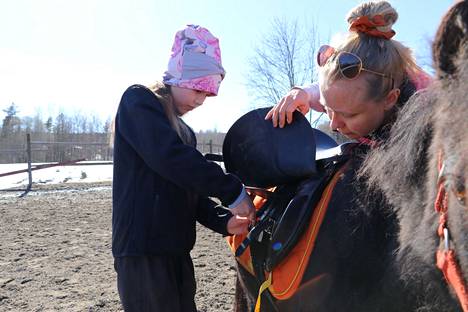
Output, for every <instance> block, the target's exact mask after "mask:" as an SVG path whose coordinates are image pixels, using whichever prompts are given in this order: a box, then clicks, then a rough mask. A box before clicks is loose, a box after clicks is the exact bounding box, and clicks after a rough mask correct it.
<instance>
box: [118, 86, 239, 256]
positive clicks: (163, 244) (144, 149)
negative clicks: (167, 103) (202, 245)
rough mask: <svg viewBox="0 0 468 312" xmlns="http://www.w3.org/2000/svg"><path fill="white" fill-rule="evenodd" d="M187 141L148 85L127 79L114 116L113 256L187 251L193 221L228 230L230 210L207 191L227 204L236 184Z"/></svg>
mask: <svg viewBox="0 0 468 312" xmlns="http://www.w3.org/2000/svg"><path fill="white" fill-rule="evenodd" d="M191 135H192V138H193V142H195V144H196V139H195V135H194V134H193V132H191ZM195 146H196V145H195ZM195 146H190V145H186V144H184V143H183V142H182V140H181V139H180V138H179V136H178V135H177V133H176V131H175V130H174V129H173V128H172V127H171V125H170V123H169V119H168V118H167V116H166V114H165V112H164V109H163V107H162V105H161V103H160V102H159V100H158V98H157V97H156V96H155V94H154V93H153V92H152V91H151V90H149V89H148V88H146V87H144V86H140V85H133V86H131V87H129V88H128V89H127V90H126V91H125V93H124V94H123V96H122V99H121V101H120V105H119V108H118V111H117V115H116V118H115V139H114V178H113V190H112V206H113V207H112V253H113V255H114V257H122V256H139V255H167V254H182V253H187V252H190V250H191V249H192V248H193V245H194V244H195V237H196V226H195V225H196V224H195V223H196V221H199V222H200V223H201V224H203V225H204V226H206V227H208V228H211V229H212V230H214V231H216V232H219V233H221V234H225V235H227V234H228V233H227V232H226V231H227V230H226V225H227V221H228V219H229V218H230V217H231V216H232V215H231V214H230V213H229V212H227V211H226V210H225V209H220V207H216V206H217V205H216V203H215V202H213V201H212V200H211V199H209V198H208V197H216V198H218V199H220V200H221V202H222V203H223V204H224V205H225V206H227V205H229V204H231V203H232V202H234V201H235V200H236V198H237V197H238V196H239V195H240V193H241V190H242V184H241V182H240V181H239V179H238V178H237V177H235V176H233V175H230V174H225V173H224V172H223V170H222V168H221V167H220V166H218V165H217V164H215V163H213V162H209V161H207V160H206V159H205V158H204V157H203V155H202V154H200V152H198V151H197V150H196V148H195ZM220 211H222V212H223V214H221V213H220Z"/></svg>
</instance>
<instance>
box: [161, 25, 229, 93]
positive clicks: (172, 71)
mask: <svg viewBox="0 0 468 312" xmlns="http://www.w3.org/2000/svg"><path fill="white" fill-rule="evenodd" d="M187 52H191V53H200V54H204V55H206V56H208V57H209V58H206V57H205V58H204V59H203V60H205V61H203V62H201V63H200V62H199V63H197V64H196V65H198V66H199V67H201V68H202V69H203V71H200V73H199V76H198V77H189V78H183V76H184V74H185V73H184V65H187V64H184V62H189V61H190V60H188V58H187V57H184V56H185V55H186V53H187ZM190 75H192V76H194V75H195V76H197V72H196V71H193V72H191V73H190ZM224 75H225V72H224V69H223V68H222V66H221V50H220V48H219V40H218V39H217V38H216V37H214V36H213V35H212V34H211V33H210V32H209V31H208V30H207V29H206V28H203V27H200V26H195V25H187V27H186V28H185V29H183V30H181V31H178V32H177V33H176V35H175V39H174V44H173V46H172V54H171V57H170V59H169V63H168V69H167V71H166V72H165V73H164V78H163V81H164V83H166V84H169V85H175V86H179V87H182V88H189V89H194V90H199V91H205V92H208V93H210V95H217V94H218V89H219V86H220V84H221V81H222V79H223V78H224Z"/></svg>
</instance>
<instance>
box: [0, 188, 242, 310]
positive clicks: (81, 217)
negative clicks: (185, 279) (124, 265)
mask: <svg viewBox="0 0 468 312" xmlns="http://www.w3.org/2000/svg"><path fill="white" fill-rule="evenodd" d="M0 231H1V234H0V235H1V239H0V311H122V310H121V307H120V303H119V298H118V294H117V291H116V274H115V272H114V269H113V258H112V254H111V187H110V184H109V183H98V184H75V185H69V184H66V185H63V184H62V185H55V186H43V187H40V186H33V191H32V192H31V193H30V194H28V195H27V196H26V197H24V198H18V193H11V192H10V193H7V192H0ZM192 257H193V261H194V265H195V274H196V279H197V285H198V291H197V296H196V301H197V307H198V310H199V311H232V302H233V297H234V276H235V270H234V260H233V258H232V257H231V255H230V252H229V250H228V248H227V245H226V243H225V241H224V239H223V238H222V237H221V236H220V235H219V234H215V233H213V232H210V231H209V230H206V229H204V228H203V227H199V228H198V239H197V245H196V246H195V249H194V250H193V251H192Z"/></svg>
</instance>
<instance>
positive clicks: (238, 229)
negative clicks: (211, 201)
mask: <svg viewBox="0 0 468 312" xmlns="http://www.w3.org/2000/svg"><path fill="white" fill-rule="evenodd" d="M249 224H250V220H249V219H248V218H244V217H239V216H232V217H231V219H229V221H228V223H227V231H228V233H229V234H232V235H238V234H247V233H248V232H249Z"/></svg>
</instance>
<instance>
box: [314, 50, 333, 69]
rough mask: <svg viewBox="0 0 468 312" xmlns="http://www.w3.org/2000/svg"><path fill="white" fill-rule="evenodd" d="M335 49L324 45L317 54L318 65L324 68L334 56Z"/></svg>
mask: <svg viewBox="0 0 468 312" xmlns="http://www.w3.org/2000/svg"><path fill="white" fill-rule="evenodd" d="M334 52H335V49H334V48H333V47H331V46H329V45H323V46H321V47H320V48H319V50H318V53H317V64H318V66H320V67H322V66H323V65H325V63H326V62H327V61H328V59H329V58H330V56H332V55H333V53H334Z"/></svg>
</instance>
